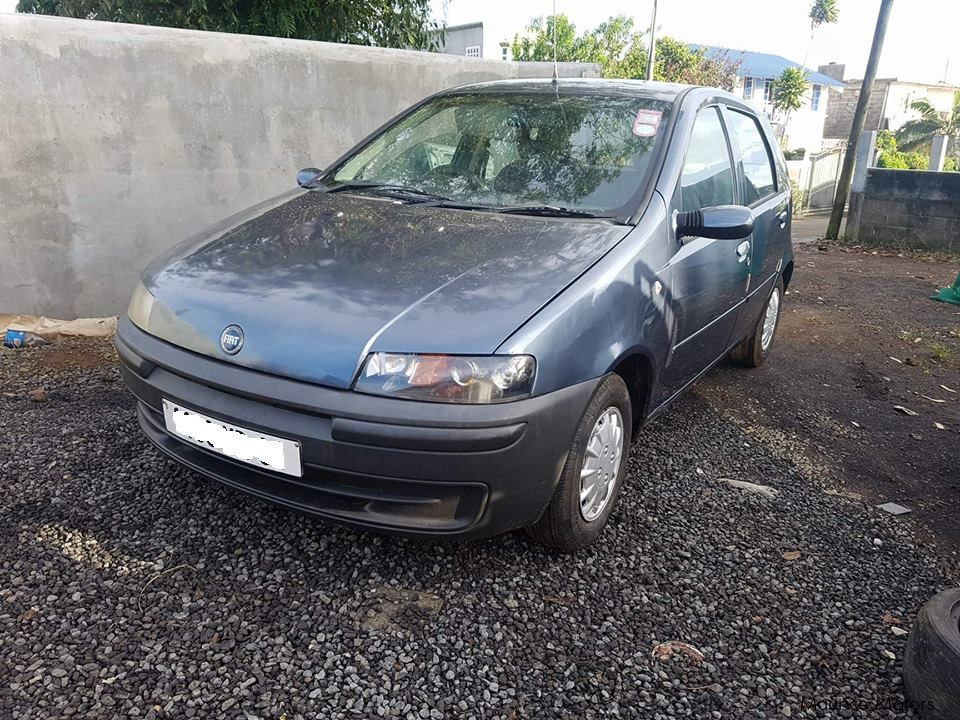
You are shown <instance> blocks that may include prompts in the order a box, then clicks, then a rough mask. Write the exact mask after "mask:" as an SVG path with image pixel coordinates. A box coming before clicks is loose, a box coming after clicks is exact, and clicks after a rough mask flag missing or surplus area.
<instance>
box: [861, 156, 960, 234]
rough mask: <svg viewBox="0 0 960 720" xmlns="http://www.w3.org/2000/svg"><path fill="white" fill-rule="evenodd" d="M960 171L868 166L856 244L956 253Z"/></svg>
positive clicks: (959, 205)
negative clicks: (891, 168) (890, 168)
mask: <svg viewBox="0 0 960 720" xmlns="http://www.w3.org/2000/svg"><path fill="white" fill-rule="evenodd" d="M958 197H960V173H956V172H928V171H925V170H886V169H882V168H870V169H869V170H867V182H866V185H865V188H864V192H863V197H862V201H861V203H862V204H861V210H860V227H859V232H858V234H857V237H856V238H855V239H856V240H857V242H861V243H864V244H869V245H880V246H883V247H895V248H911V249H923V250H934V251H938V252H949V253H957V252H960V203H958V202H957V198H958Z"/></svg>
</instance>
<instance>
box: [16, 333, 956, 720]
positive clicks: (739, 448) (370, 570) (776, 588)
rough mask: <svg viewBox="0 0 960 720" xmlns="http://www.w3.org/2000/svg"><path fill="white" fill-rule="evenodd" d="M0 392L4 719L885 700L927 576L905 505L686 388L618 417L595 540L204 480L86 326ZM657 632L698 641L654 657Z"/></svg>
mask: <svg viewBox="0 0 960 720" xmlns="http://www.w3.org/2000/svg"><path fill="white" fill-rule="evenodd" d="M776 361H777V359H774V360H773V362H776ZM40 385H43V386H44V387H45V388H46V399H45V400H44V401H41V402H36V401H34V400H32V399H30V398H29V397H28V395H27V393H28V392H29V391H30V390H31V389H33V388H35V387H37V386H40ZM0 390H2V391H3V393H4V394H3V396H0V438H2V447H3V452H2V454H0V513H2V514H0V517H2V518H3V522H2V524H0V633H2V637H3V643H2V647H0V716H2V717H5V718H6V717H10V718H18V719H19V718H23V719H26V718H43V719H44V720H47V719H49V718H57V717H70V716H72V717H83V718H118V717H144V718H174V717H176V718H181V717H200V718H214V717H216V718H253V717H257V718H270V719H272V720H278V719H279V718H287V719H288V720H293V718H313V717H318V718H339V717H362V718H370V717H377V716H387V717H414V718H416V717H421V718H443V717H478V718H493V717H501V718H557V717H599V716H606V715H614V716H616V715H619V716H623V717H642V718H665V717H695V718H721V717H722V718H770V717H784V716H786V717H795V718H799V717H805V718H840V717H842V718H848V717H856V718H887V717H890V718H894V717H909V716H910V712H909V711H908V710H907V709H906V708H905V706H904V698H903V696H902V691H901V687H902V686H901V678H900V672H901V670H900V658H901V657H902V653H903V649H904V645H905V639H906V638H905V637H903V636H901V635H899V634H897V633H896V630H894V628H897V629H899V628H908V627H909V623H910V621H911V619H912V618H913V616H914V614H915V612H916V611H917V609H918V608H919V606H920V605H921V604H922V603H923V602H924V601H925V600H926V599H928V598H929V597H930V596H931V595H933V594H934V593H936V592H937V591H939V590H941V589H943V588H944V587H947V586H949V585H950V584H951V583H950V581H949V580H948V579H947V578H945V577H944V576H942V575H940V574H939V573H938V571H937V570H936V569H935V565H934V563H933V562H932V561H931V560H930V559H929V556H928V554H927V552H926V550H925V549H924V548H923V547H920V546H918V545H917V544H916V542H915V541H914V540H913V539H912V536H911V535H910V534H909V530H908V529H907V526H906V525H905V524H903V523H901V522H898V521H897V520H896V519H895V518H892V517H889V516H881V515H880V514H879V513H877V512H876V511H874V510H872V509H870V508H868V507H865V506H864V505H862V504H857V503H854V502H851V501H850V500H848V499H846V498H844V497H842V496H839V495H835V494H830V493H828V492H825V491H824V489H823V486H822V485H821V484H820V483H819V481H817V480H816V479H815V478H814V477H813V476H814V475H815V474H816V472H815V469H811V468H810V467H808V464H807V463H804V462H801V461H800V460H799V459H798V458H792V457H791V455H790V451H789V448H783V447H772V446H763V445H760V444H757V442H756V441H754V440H753V439H751V438H748V437H747V436H745V435H743V434H742V433H741V431H740V430H739V429H738V428H737V426H736V425H734V424H733V423H732V422H731V421H729V420H727V419H724V417H723V415H722V414H721V412H719V411H718V410H716V409H714V408H713V407H712V406H711V405H709V404H708V403H707V402H706V401H705V400H704V399H703V398H701V397H700V396H698V395H697V394H696V393H695V394H693V395H691V396H690V397H688V398H687V399H686V400H684V401H683V402H681V403H680V404H679V405H678V406H677V407H676V408H674V409H673V410H672V411H671V412H669V413H668V414H667V415H666V416H664V417H663V418H662V419H661V420H660V421H658V422H657V423H655V425H654V426H652V427H651V428H650V429H648V430H647V431H645V432H644V433H643V435H642V437H641V439H640V442H639V443H638V445H637V447H636V448H635V450H634V452H633V456H632V459H631V463H630V472H629V477H628V482H627V487H626V494H625V496H624V497H623V498H622V499H621V502H620V504H619V507H618V509H617V510H616V513H615V515H614V517H613V518H612V522H611V525H610V527H609V529H608V530H607V532H606V533H605V534H604V536H603V537H602V540H601V542H599V543H598V544H597V545H595V546H594V547H592V548H590V549H589V550H587V551H585V552H583V553H580V554H578V555H576V556H563V555H556V554H553V553H550V552H547V551H544V550H542V549H540V548H538V547H535V546H532V545H530V544H528V542H527V541H526V540H525V539H524V538H523V536H522V535H520V534H516V535H510V536H505V537H500V538H494V539H492V540H488V541H484V542H477V543H473V544H466V545H442V544H433V543H424V542H415V541H408V540H402V539H395V538H389V537H379V536H375V535H370V534H364V533H358V532H353V531H350V530H346V529H343V528H339V527H335V526H332V525H328V524H324V523H322V522H318V521H315V520H313V519H310V518H307V517H303V516H300V515H297V514H295V513H292V512H288V511H285V510H281V509H277V508H274V507H271V506H268V505H265V504H263V503H261V502H258V501H256V500H253V499H251V498H249V497H246V496H243V495H241V494H239V493H237V492H234V491H231V490H227V489H224V488H222V487H220V486H218V485H216V484H215V483H212V482H208V481H206V480H204V479H202V478H200V477H198V476H197V475H195V474H193V473H191V472H189V471H187V470H184V469H181V468H180V467H178V466H177V465H175V464H174V463H173V462H171V461H168V460H166V459H164V458H163V457H162V456H161V455H159V454H158V453H157V452H155V451H154V450H153V449H152V448H151V447H150V446H149V445H148V444H147V442H146V441H145V440H144V439H143V438H142V437H141V434H140V432H139V428H138V427H137V424H136V421H135V418H134V413H133V402H132V400H131V398H130V396H129V395H128V394H127V392H126V390H125V388H124V387H123V385H122V383H121V382H120V380H119V375H118V373H117V371H116V369H115V365H114V360H113V358H112V355H111V352H110V349H109V346H108V345H107V344H105V343H100V342H93V341H86V342H82V341H63V342H60V343H57V344H56V345H53V346H50V347H46V348H41V349H35V350H24V351H17V352H13V351H2V352H0ZM721 478H732V479H736V480H743V481H748V482H754V483H762V484H764V485H768V486H770V487H773V488H775V489H777V490H779V494H778V495H777V497H775V498H773V499H771V498H768V497H766V496H764V495H761V494H756V493H753V492H750V491H748V490H742V489H737V488H734V487H731V486H729V485H728V484H726V483H724V482H723V481H722V480H721ZM785 554H786V556H785ZM791 558H793V559H791ZM670 640H682V641H685V642H687V643H690V644H692V645H693V646H695V647H696V648H698V649H699V651H700V652H702V654H703V656H704V660H703V661H702V662H701V663H699V664H694V663H693V662H692V661H691V660H690V658H689V657H688V656H686V655H684V654H676V655H674V656H673V657H672V658H666V659H655V658H654V656H653V654H652V651H653V649H654V647H656V646H657V645H658V644H659V643H661V642H664V641H670Z"/></svg>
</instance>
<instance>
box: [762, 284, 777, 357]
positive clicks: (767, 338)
mask: <svg viewBox="0 0 960 720" xmlns="http://www.w3.org/2000/svg"><path fill="white" fill-rule="evenodd" d="M779 312H780V289H779V288H774V289H773V293H772V294H771V295H770V300H769V301H768V302H767V312H766V313H765V314H764V316H763V333H762V334H761V335H760V349H761V350H763V351H764V352H766V351H767V348H769V347H770V343H772V342H773V331H774V330H776V329H777V316H778V314H779Z"/></svg>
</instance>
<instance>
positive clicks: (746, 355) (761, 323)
mask: <svg viewBox="0 0 960 720" xmlns="http://www.w3.org/2000/svg"><path fill="white" fill-rule="evenodd" d="M782 304H783V280H782V279H781V278H779V277H778V278H777V282H776V284H775V285H774V286H773V290H772V291H770V296H769V297H768V298H767V304H766V305H765V306H764V308H763V312H762V313H761V314H760V319H759V320H758V321H757V325H756V328H754V332H753V335H751V336H750V337H748V338H747V339H746V340H744V341H743V342H742V343H740V344H739V345H737V346H736V347H735V348H734V349H733V350H731V351H730V359H731V360H733V361H734V362H736V363H740V364H741V365H746V366H747V367H760V366H761V365H763V363H764V361H766V359H767V356H768V355H769V354H770V348H771V347H773V338H774V335H776V332H777V326H778V325H779V324H780V306H781V305H782Z"/></svg>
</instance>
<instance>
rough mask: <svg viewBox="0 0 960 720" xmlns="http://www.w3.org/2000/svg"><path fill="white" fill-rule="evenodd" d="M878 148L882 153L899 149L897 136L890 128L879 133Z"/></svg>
mask: <svg viewBox="0 0 960 720" xmlns="http://www.w3.org/2000/svg"><path fill="white" fill-rule="evenodd" d="M877 150H878V151H879V152H880V153H885V152H896V151H897V136H896V135H894V134H893V133H892V132H891V131H890V130H881V131H880V132H878V133H877Z"/></svg>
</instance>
